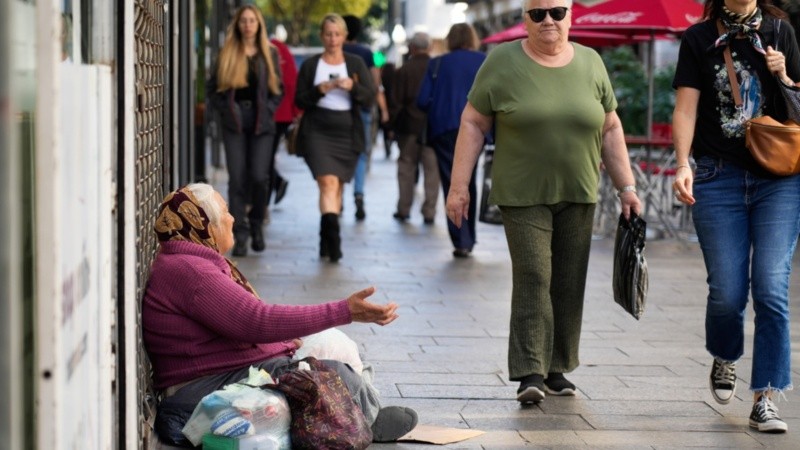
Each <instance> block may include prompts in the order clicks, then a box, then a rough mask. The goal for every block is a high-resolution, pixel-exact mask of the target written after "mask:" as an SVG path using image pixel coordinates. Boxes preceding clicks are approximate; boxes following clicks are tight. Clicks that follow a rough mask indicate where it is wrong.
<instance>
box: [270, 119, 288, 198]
mask: <svg viewBox="0 0 800 450" xmlns="http://www.w3.org/2000/svg"><path fill="white" fill-rule="evenodd" d="M291 124H292V123H291V122H275V138H274V139H273V140H272V154H271V155H270V162H269V164H270V172H269V186H267V204H268V205H269V200H270V198H271V197H272V191H274V190H276V189H278V186H280V184H281V181H283V177H282V176H281V174H279V173H278V170H277V169H276V168H275V155H276V154H277V153H278V147H279V146H280V143H281V137H283V136H286V131H287V130H288V129H289V125H291Z"/></svg>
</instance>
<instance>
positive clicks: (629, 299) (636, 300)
mask: <svg viewBox="0 0 800 450" xmlns="http://www.w3.org/2000/svg"><path fill="white" fill-rule="evenodd" d="M646 231H647V223H646V222H645V221H644V219H642V218H641V217H639V216H637V215H636V214H634V213H633V212H631V220H630V221H628V220H626V219H625V216H623V215H622V214H620V216H619V224H618V225H617V236H616V239H615V240H614V275H613V277H612V280H613V281H612V285H613V288H614V301H615V302H617V303H618V304H620V305H621V306H622V307H623V308H624V309H625V311H627V312H628V313H629V314H630V315H632V316H633V317H634V318H636V320H639V318H641V317H642V314H644V304H645V299H646V298H647V288H648V277H647V261H646V260H645V258H644V241H645V235H646Z"/></svg>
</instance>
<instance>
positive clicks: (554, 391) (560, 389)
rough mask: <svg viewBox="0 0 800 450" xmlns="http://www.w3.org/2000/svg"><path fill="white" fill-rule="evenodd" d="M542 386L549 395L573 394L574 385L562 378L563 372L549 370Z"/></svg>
mask: <svg viewBox="0 0 800 450" xmlns="http://www.w3.org/2000/svg"><path fill="white" fill-rule="evenodd" d="M544 387H545V390H547V393H548V394H550V395H575V385H574V384H572V383H570V381H569V380H567V379H566V378H564V374H563V373H557V372H551V373H549V374H547V379H546V380H544Z"/></svg>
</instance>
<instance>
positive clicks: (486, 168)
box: [478, 144, 503, 225]
mask: <svg viewBox="0 0 800 450" xmlns="http://www.w3.org/2000/svg"><path fill="white" fill-rule="evenodd" d="M493 160H494V145H493V144H486V145H485V146H484V153H483V183H482V185H481V202H480V205H479V206H478V220H480V221H481V222H483V223H489V224H492V225H502V224H503V214H502V213H501V212H500V208H499V207H498V206H497V205H490V204H489V193H490V192H491V191H492V161H493Z"/></svg>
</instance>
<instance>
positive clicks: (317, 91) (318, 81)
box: [294, 14, 375, 262]
mask: <svg viewBox="0 0 800 450" xmlns="http://www.w3.org/2000/svg"><path fill="white" fill-rule="evenodd" d="M346 37H347V25H346V24H345V21H344V19H342V17H341V16H339V15H338V14H328V15H327V16H325V18H324V19H322V24H321V25H320V38H321V39H322V44H323V46H324V47H325V51H324V52H322V54H319V55H316V56H313V57H311V58H309V59H307V60H305V61H304V62H303V65H302V66H301V67H300V72H299V74H298V77H297V92H296V94H295V100H294V101H295V105H297V107H298V108H300V109H302V110H304V111H305V112H304V114H303V119H302V122H301V125H300V131H299V135H298V141H297V152H298V155H299V156H302V157H304V158H305V160H306V163H307V164H308V167H309V169H311V174H312V175H313V176H314V179H315V180H317V185H318V186H319V209H320V214H321V215H322V218H321V221H320V250H319V255H320V257H323V258H329V259H330V261H331V262H337V261H338V260H339V259H340V258H341V257H342V251H341V239H340V236H339V213H340V212H341V210H342V190H343V186H344V183H347V182H349V181H350V180H351V179H352V178H353V174H354V173H355V168H356V163H357V161H358V156H359V154H360V153H361V152H363V151H365V149H366V143H365V142H364V132H363V125H362V121H361V115H360V114H359V112H360V110H361V108H362V107H365V106H369V105H370V103H371V102H372V101H374V99H375V85H374V84H373V82H372V77H371V76H370V73H369V70H368V69H367V66H366V65H365V64H364V62H363V60H362V59H361V58H360V57H359V56H356V55H351V54H349V53H345V52H343V51H342V44H344V41H345V38H346Z"/></svg>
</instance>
